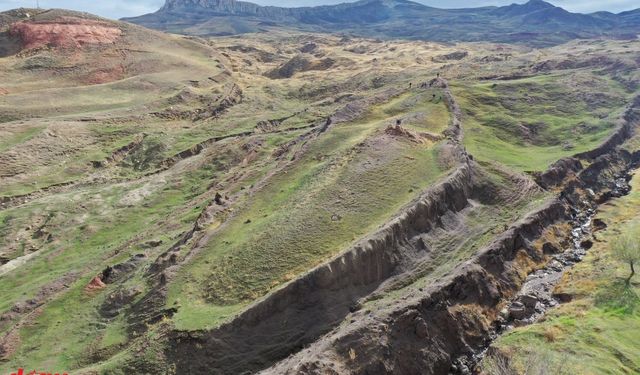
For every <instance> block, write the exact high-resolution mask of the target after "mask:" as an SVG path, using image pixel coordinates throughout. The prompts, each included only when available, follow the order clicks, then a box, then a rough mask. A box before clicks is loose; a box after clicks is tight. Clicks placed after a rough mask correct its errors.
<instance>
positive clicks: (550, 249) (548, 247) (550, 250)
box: [542, 242, 560, 255]
mask: <svg viewBox="0 0 640 375" xmlns="http://www.w3.org/2000/svg"><path fill="white" fill-rule="evenodd" d="M542 251H543V252H544V253H545V254H547V255H549V254H557V253H559V252H560V249H558V248H557V247H556V246H555V245H554V244H552V243H550V242H545V244H544V245H542Z"/></svg>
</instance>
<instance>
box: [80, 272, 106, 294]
mask: <svg viewBox="0 0 640 375" xmlns="http://www.w3.org/2000/svg"><path fill="white" fill-rule="evenodd" d="M106 286H107V285H106V284H105V283H104V282H102V279H101V278H100V276H96V277H94V278H93V279H91V282H90V283H89V285H87V286H86V287H85V288H84V290H85V291H86V292H91V291H94V290H100V289H104V288H105V287H106Z"/></svg>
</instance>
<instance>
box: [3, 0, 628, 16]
mask: <svg viewBox="0 0 640 375" xmlns="http://www.w3.org/2000/svg"><path fill="white" fill-rule="evenodd" d="M36 1H37V0H0V10H7V9H13V8H19V7H35V5H36ZM39 1H40V7H42V8H66V9H75V10H82V11H85V12H90V13H94V14H98V15H101V16H104V17H109V18H120V17H128V16H138V15H141V14H145V13H150V12H154V11H156V10H157V9H158V8H160V7H161V6H162V4H164V0H39ZM416 1H418V2H421V3H423V4H427V5H430V6H434V7H440V8H463V7H479V6H485V5H508V4H511V3H513V2H517V3H524V2H526V0H520V1H518V0H516V1H514V0H416ZM253 2H255V3H258V4H262V5H278V6H306V5H322V4H337V3H342V2H345V0H256V1H253ZM550 2H552V3H553V4H555V5H557V6H561V7H563V8H565V9H567V10H570V11H573V12H582V13H589V12H595V11H599V10H608V11H610V12H621V11H624V10H630V9H635V8H638V7H640V2H639V1H638V0H551V1H550Z"/></svg>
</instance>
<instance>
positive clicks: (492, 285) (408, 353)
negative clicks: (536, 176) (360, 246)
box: [264, 100, 638, 374]
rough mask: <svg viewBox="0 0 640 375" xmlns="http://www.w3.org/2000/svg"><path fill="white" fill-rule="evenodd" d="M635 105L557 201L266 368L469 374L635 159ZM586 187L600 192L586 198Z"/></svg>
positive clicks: (280, 371)
mask: <svg viewBox="0 0 640 375" xmlns="http://www.w3.org/2000/svg"><path fill="white" fill-rule="evenodd" d="M637 104H638V103H637V100H636V103H634V105H632V107H631V108H630V109H629V110H628V111H627V113H626V114H625V116H624V123H623V124H622V125H621V126H620V127H619V129H618V130H617V131H616V132H615V133H614V134H613V135H612V136H611V138H610V139H609V140H608V141H606V142H605V143H604V144H603V145H602V146H601V147H599V148H598V149H597V150H594V151H593V152H592V153H590V154H589V155H586V156H585V155H582V157H586V158H589V157H596V159H595V160H593V159H592V161H593V163H592V164H591V165H590V166H589V167H588V168H586V169H584V170H582V171H580V172H579V173H578V174H577V175H576V174H572V173H566V174H570V176H569V177H568V178H566V179H562V180H558V181H556V183H558V184H562V185H565V184H566V186H565V187H564V188H563V190H562V191H561V193H560V195H559V198H557V199H553V200H551V201H550V202H549V203H547V204H546V205H544V206H543V207H542V208H541V209H538V210H537V211H535V212H533V213H531V214H529V215H527V216H526V217H525V218H524V219H522V220H521V221H519V222H518V223H516V224H514V225H513V226H512V227H511V228H510V229H508V230H507V231H506V232H504V233H503V234H502V235H500V236H499V237H498V238H497V239H496V240H495V241H494V242H493V243H492V244H491V245H489V246H488V247H486V248H484V249H483V250H480V251H478V253H477V255H475V256H474V257H472V258H471V259H470V260H469V261H467V262H465V263H464V264H462V265H460V266H459V267H457V268H456V269H455V270H454V271H452V272H451V273H450V274H448V275H447V276H445V277H443V278H442V279H441V280H439V281H438V282H436V283H434V284H432V285H430V286H429V287H428V288H427V289H426V290H420V292H419V293H415V292H407V291H405V292H404V293H403V291H397V292H396V294H395V295H394V297H395V298H394V300H393V301H389V302H390V303H391V305H390V306H389V307H386V306H385V304H383V303H380V304H376V302H375V301H372V302H371V303H370V304H365V305H364V306H363V307H362V309H361V310H360V311H357V312H354V313H353V314H352V315H350V316H349V317H348V318H347V319H346V321H345V323H344V324H342V325H340V326H339V327H337V328H335V329H334V330H333V331H332V332H331V333H329V334H328V335H326V336H324V337H323V338H322V339H320V340H319V341H317V342H315V343H314V344H313V345H311V346H310V347H308V348H307V349H304V350H302V351H300V352H299V353H298V354H295V355H294V356H292V357H290V358H288V359H287V360H285V361H283V362H281V363H279V364H278V365H276V366H274V367H273V368H271V369H269V370H266V371H265V372H264V373H273V374H293V373H297V374H299V373H303V374H314V373H318V372H326V373H342V372H350V373H358V374H360V373H362V374H365V373H372V372H373V373H389V372H391V373H406V374H446V373H448V372H449V371H450V370H451V371H454V372H458V371H460V372H461V373H464V372H465V371H468V366H467V365H473V360H472V358H474V356H475V354H476V353H479V352H480V351H481V350H482V348H483V347H484V346H485V345H486V343H487V342H488V340H490V338H491V337H492V336H493V335H494V334H495V330H496V324H497V323H496V322H499V321H500V319H499V318H500V310H501V309H502V307H503V306H505V303H506V302H507V301H509V300H510V299H511V298H512V297H513V296H515V295H516V293H517V292H518V291H519V290H520V288H521V286H522V285H523V283H524V281H525V279H526V277H527V275H528V274H529V273H530V272H531V271H533V270H535V269H537V268H539V267H541V266H543V265H544V264H546V263H547V261H548V260H549V259H550V258H549V256H548V255H549V252H550V253H553V252H554V251H557V250H553V249H563V248H564V247H565V246H566V245H567V244H568V243H569V239H570V238H571V227H570V226H568V225H566V222H568V221H569V220H572V218H573V214H572V210H575V209H576V208H579V207H585V208H586V207H590V206H591V205H592V204H594V203H595V202H603V201H606V199H607V197H608V196H610V191H611V189H612V187H613V186H614V185H615V179H616V178H617V177H619V176H620V175H621V174H622V173H624V171H628V170H629V169H630V168H632V167H633V166H634V165H635V163H636V162H637V159H636V158H635V157H633V156H632V155H630V154H629V153H628V152H626V151H623V150H622V151H621V150H618V148H617V147H618V146H619V145H620V144H621V143H622V142H624V141H625V140H626V139H628V138H629V136H630V135H631V134H632V133H633V131H634V129H635V128H636V127H637V125H638V115H637V112H636V107H635V106H636V105H637ZM556 167H557V166H556ZM579 169H581V167H580V168H579ZM566 174H565V173H561V175H562V177H565V175H566ZM586 189H592V190H593V191H594V193H595V195H593V196H592V197H591V198H589V194H587V192H586ZM398 293H399V294H398ZM399 297H400V298H399ZM382 298H384V297H382ZM459 357H462V359H461V360H458V358H459ZM467 358H469V359H471V360H470V361H469V360H467Z"/></svg>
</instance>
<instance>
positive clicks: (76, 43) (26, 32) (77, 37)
mask: <svg viewBox="0 0 640 375" xmlns="http://www.w3.org/2000/svg"><path fill="white" fill-rule="evenodd" d="M9 33H10V34H11V35H13V36H16V37H19V38H20V40H21V41H22V44H23V47H24V48H25V49H33V48H39V47H44V46H51V47H64V48H79V47H82V46H83V45H86V44H112V43H114V42H115V41H116V40H117V39H118V38H119V37H120V36H121V35H122V30H120V29H119V28H117V27H114V26H111V25H109V24H108V23H105V22H100V21H93V20H85V19H81V18H73V17H68V18H63V19H60V20H58V21H47V22H26V21H20V22H16V23H14V24H13V25H11V27H10V29H9Z"/></svg>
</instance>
